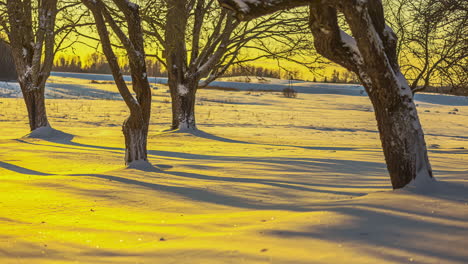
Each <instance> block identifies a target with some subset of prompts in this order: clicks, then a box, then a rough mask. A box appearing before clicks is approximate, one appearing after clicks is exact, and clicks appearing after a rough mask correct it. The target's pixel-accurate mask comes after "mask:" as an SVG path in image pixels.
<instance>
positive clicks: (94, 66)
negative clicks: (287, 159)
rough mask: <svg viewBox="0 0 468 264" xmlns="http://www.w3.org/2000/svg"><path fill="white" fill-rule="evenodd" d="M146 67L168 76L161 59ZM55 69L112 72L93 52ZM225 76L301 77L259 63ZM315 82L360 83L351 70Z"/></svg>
mask: <svg viewBox="0 0 468 264" xmlns="http://www.w3.org/2000/svg"><path fill="white" fill-rule="evenodd" d="M120 64H121V65H122V71H123V72H124V74H130V68H129V66H128V63H127V62H125V61H122V62H120ZM146 67H147V71H148V75H149V76H153V77H167V72H166V69H165V67H164V65H162V64H161V63H160V62H159V61H157V60H156V59H147V60H146ZM53 71H60V72H82V73H97V74H111V70H110V68H109V64H108V63H107V61H106V58H105V56H104V55H102V54H99V53H93V54H91V55H88V56H87V57H85V58H82V57H80V56H77V55H75V56H73V55H71V56H70V55H67V56H63V55H59V56H58V57H57V59H56V60H55V62H54V67H53ZM223 76H224V77H236V76H257V77H260V78H278V79H281V78H283V79H288V78H293V79H299V78H297V76H295V75H294V74H288V73H287V72H286V70H284V69H283V70H280V69H279V68H276V69H275V68H273V69H272V68H265V67H262V66H257V65H250V64H244V65H233V66H231V67H230V68H229V69H228V70H227V71H226V72H225V73H224V74H223ZM313 81H314V82H330V83H359V80H358V78H357V77H356V75H355V74H353V73H351V72H338V71H336V70H335V71H333V73H332V75H330V76H324V75H321V76H319V77H314V78H313Z"/></svg>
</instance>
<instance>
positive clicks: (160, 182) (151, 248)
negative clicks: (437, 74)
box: [0, 76, 468, 264]
mask: <svg viewBox="0 0 468 264" xmlns="http://www.w3.org/2000/svg"><path fill="white" fill-rule="evenodd" d="M65 77H66V78H65ZM75 77H76V76H75ZM93 77H95V78H91V79H87V80H84V79H76V78H72V77H71V76H68V77H67V76H54V77H53V78H52V79H51V82H50V83H49V84H48V93H49V98H64V99H49V100H47V106H48V114H49V116H50V121H51V123H52V125H53V126H54V128H56V129H59V130H61V131H63V132H64V133H63V134H59V135H58V136H57V137H56V138H50V139H47V140H41V139H33V138H23V136H24V135H25V134H27V133H28V125H27V115H26V111H25V107H24V103H23V101H22V99H19V98H0V124H1V129H0V146H1V147H0V177H1V181H2V184H1V187H0V188H1V189H0V263H2V264H3V263H150V264H152V263H236V264H237V263H444V264H445V263H460V264H462V263H468V250H467V246H468V162H467V161H468V133H467V132H468V100H467V98H466V97H455V96H441V95H430V94H427V95H426V94H423V95H420V96H419V97H418V98H417V99H418V104H419V108H418V110H419V113H420V117H421V120H422V123H423V126H424V130H425V132H426V140H427V143H428V146H429V155H430V160H431V162H432V166H433V169H434V172H435V175H436V176H437V178H438V180H439V182H438V183H437V184H435V185H434V186H433V187H432V190H426V191H425V192H421V191H419V190H412V189H408V190H402V191H392V190H391V188H390V181H389V177H388V175H387V172H386V170H385V164H384V161H383V155H382V152H381V149H380V142H379V140H378V133H377V129H376V125H375V121H374V116H373V112H372V107H371V105H370V104H369V101H368V99H367V97H366V96H362V95H360V89H361V88H360V87H354V88H353V87H351V88H349V87H345V86H339V85H338V86H337V85H335V86H333V85H316V86H314V85H315V84H305V83H295V84H294V85H295V87H297V88H298V90H299V91H300V92H301V93H300V94H299V96H298V98H296V99H287V98H283V97H282V96H281V94H280V93H279V92H260V91H248V90H250V89H253V88H252V87H254V86H255V84H252V83H250V84H249V85H248V84H236V83H234V84H232V85H231V86H233V87H234V86H235V88H238V89H240V90H241V91H220V90H205V89H202V90H200V91H199V93H198V101H197V119H198V123H199V128H200V129H201V132H198V133H195V134H186V133H168V132H162V131H164V130H165V129H167V128H168V126H169V121H170V115H169V108H170V104H169V102H170V97H169V94H168V93H167V88H166V87H164V86H161V85H155V86H154V88H155V89H153V98H154V100H153V102H154V103H153V116H152V123H151V131H150V136H149V146H148V148H149V154H150V161H151V162H152V163H153V164H154V165H155V166H156V169H154V170H145V171H143V170H136V169H126V168H124V166H123V149H122V146H123V137H122V135H121V128H120V125H121V123H122V121H123V120H124V119H125V117H126V116H127V115H128V111H127V109H126V107H125V105H124V103H123V101H122V100H119V95H118V94H117V90H116V88H115V87H114V85H112V84H109V83H104V84H92V83H90V80H99V81H105V79H98V76H93ZM103 78H107V77H103ZM8 85H10V86H14V84H11V83H9V84H8ZM223 85H228V84H223ZM247 85H248V86H247ZM257 85H263V87H264V88H265V90H270V89H271V87H274V85H279V86H277V89H278V90H280V89H282V88H281V87H284V85H286V86H287V83H278V82H276V83H274V84H271V83H270V84H257ZM281 85H282V86H281ZM218 86H219V85H218ZM243 87H244V88H243ZM246 87H247V88H246ZM249 87H250V88H249ZM255 87H257V86H255ZM304 87H308V88H307V89H306V88H304ZM347 88H348V90H346V89H347ZM2 89H4V90H2ZM301 89H303V90H301ZM6 90H7V89H6V88H5V84H3V85H2V84H0V93H2V94H3V97H16V96H13V95H12V93H10V92H9V91H10V90H13V88H11V89H8V93H7V92H5V91H6ZM2 91H3V92H2ZM7 94H8V95H7ZM50 94H52V95H50ZM103 99H106V100H103ZM449 112H450V114H449ZM453 113H455V114H453Z"/></svg>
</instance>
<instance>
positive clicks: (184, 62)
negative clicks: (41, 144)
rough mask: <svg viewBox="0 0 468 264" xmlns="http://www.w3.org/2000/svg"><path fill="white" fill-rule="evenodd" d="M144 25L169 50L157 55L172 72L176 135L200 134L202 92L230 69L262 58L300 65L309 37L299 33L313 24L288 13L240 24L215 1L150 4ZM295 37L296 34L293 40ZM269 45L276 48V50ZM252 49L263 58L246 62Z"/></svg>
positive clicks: (173, 125)
mask: <svg viewBox="0 0 468 264" xmlns="http://www.w3.org/2000/svg"><path fill="white" fill-rule="evenodd" d="M144 20H145V22H146V25H147V28H148V30H147V31H146V33H147V34H148V35H149V36H152V37H153V38H154V40H155V43H157V44H159V45H160V48H161V50H163V51H162V52H161V54H155V55H156V57H158V59H159V60H160V61H161V62H162V63H163V64H164V65H165V66H166V68H167V71H168V77H169V88H170V91H171V97H172V116H173V118H172V129H182V130H185V129H189V130H191V129H196V121H195V95H196V92H197V89H198V87H204V86H207V85H208V84H209V83H211V82H212V81H213V80H215V79H216V78H218V77H219V76H221V75H222V74H224V73H225V72H226V70H227V69H228V68H229V67H231V66H233V65H235V64H242V63H246V62H250V61H254V60H258V59H261V58H275V59H284V58H288V59H290V60H294V56H297V55H298V54H299V51H304V50H306V49H304V48H303V47H302V46H301V45H302V44H303V43H305V42H304V41H302V40H303V38H306V37H307V36H305V35H303V34H302V35H301V34H299V31H300V29H301V28H305V27H306V26H307V21H306V20H304V19H301V18H299V17H297V16H289V17H288V16H287V15H286V14H285V12H283V13H277V14H274V15H272V16H269V17H268V18H263V19H259V20H256V21H250V22H238V21H236V20H235V19H234V18H233V16H232V15H231V14H230V12H229V11H227V10H223V9H222V8H219V6H217V5H216V4H215V1H214V0H170V1H168V0H159V1H158V0H153V1H147V3H146V8H145V15H144ZM291 32H295V33H296V34H289V35H288V34H287V33H291ZM163 33H164V34H163ZM266 39H270V40H271V41H272V42H275V45H276V49H272V48H271V46H268V45H267V44H266V42H265V41H263V40H266ZM246 49H251V50H252V49H255V50H256V51H257V52H256V54H258V55H256V56H244V54H243V50H246ZM308 50H310V49H308ZM296 62H298V63H301V64H304V65H306V66H309V67H312V66H314V65H315V64H313V63H312V62H309V63H306V61H305V60H304V61H300V60H298V61H296ZM203 78H205V79H203ZM201 80H202V81H201Z"/></svg>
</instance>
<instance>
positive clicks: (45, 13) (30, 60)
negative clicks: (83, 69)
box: [3, 0, 57, 131]
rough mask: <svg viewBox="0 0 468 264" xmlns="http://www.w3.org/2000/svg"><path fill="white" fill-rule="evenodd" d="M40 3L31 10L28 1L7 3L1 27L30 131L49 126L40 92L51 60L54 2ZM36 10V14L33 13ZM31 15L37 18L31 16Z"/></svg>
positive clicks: (43, 1)
mask: <svg viewBox="0 0 468 264" xmlns="http://www.w3.org/2000/svg"><path fill="white" fill-rule="evenodd" d="M40 2H41V3H40V5H38V6H37V7H35V6H33V4H32V3H31V1H17V0H8V1H7V2H6V9H7V13H8V19H7V22H8V23H7V24H6V23H5V24H3V28H4V29H5V31H6V33H7V35H8V39H9V42H10V47H11V49H12V54H13V58H14V61H15V65H16V72H17V75H18V82H19V84H20V87H21V91H22V93H23V98H24V102H25V104H26V108H27V110H28V116H29V126H30V129H31V131H33V130H35V129H37V128H40V127H48V126H49V121H48V120H47V114H46V107H45V96H44V92H45V84H46V81H47V78H48V77H49V75H50V71H51V69H52V64H53V60H54V40H55V32H54V28H55V19H56V15H57V0H42V1H40ZM36 8H37V12H35V10H34V9H36ZM35 13H37V18H34V17H33V14H35ZM36 21H37V26H36Z"/></svg>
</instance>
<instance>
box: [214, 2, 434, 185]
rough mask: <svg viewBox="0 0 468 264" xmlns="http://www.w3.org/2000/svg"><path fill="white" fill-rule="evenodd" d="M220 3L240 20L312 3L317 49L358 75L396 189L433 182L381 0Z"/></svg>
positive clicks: (395, 40) (410, 93) (410, 97)
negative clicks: (340, 22) (341, 18)
mask: <svg viewBox="0 0 468 264" xmlns="http://www.w3.org/2000/svg"><path fill="white" fill-rule="evenodd" d="M218 1H219V2H220V4H221V5H222V6H224V7H226V8H229V9H232V10H235V11H236V12H237V17H238V18H239V19H252V18H255V17H259V16H262V15H265V14H269V13H271V12H275V11H277V10H281V9H284V8H291V7H295V6H301V5H309V7H310V29H311V31H312V34H313V35H314V41H315V47H316V49H317V51H318V52H319V53H320V54H322V55H323V56H325V57H327V58H328V59H330V60H331V61H333V62H336V63H338V64H340V65H342V66H343V67H345V68H347V69H349V70H350V71H353V72H355V73H356V74H357V75H358V76H359V78H360V81H361V82H362V84H363V85H364V87H365V89H366V92H367V93H368V95H369V98H370V100H371V102H372V104H373V106H374V109H375V116H376V119H377V125H378V128H379V132H380V139H381V142H382V147H383V151H384V155H385V159H386V162H387V168H388V171H389V173H390V178H391V182H392V186H393V188H394V189H398V188H402V187H404V186H406V185H407V184H408V183H410V182H411V181H413V180H418V181H426V180H427V181H429V180H431V179H432V169H431V166H430V163H429V159H428V155H427V149H426V143H425V140H424V134H423V131H422V127H421V124H420V121H419V118H418V114H417V111H416V106H415V104H414V101H413V94H412V92H411V88H410V87H409V85H408V83H407V81H406V79H405V77H404V76H403V74H402V73H401V71H400V67H399V65H398V61H397V53H396V47H397V38H396V35H395V33H394V32H393V31H392V29H391V28H390V27H388V26H387V25H386V24H385V19H384V13H383V7H382V2H381V1H380V0H368V1H358V0H350V1H340V0H289V1H288V0H257V1H250V0H218ZM338 13H341V14H343V16H344V18H345V19H346V22H347V24H348V25H349V29H350V31H351V34H352V35H348V34H347V33H345V31H343V30H342V29H341V28H340V27H339V25H338Z"/></svg>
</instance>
